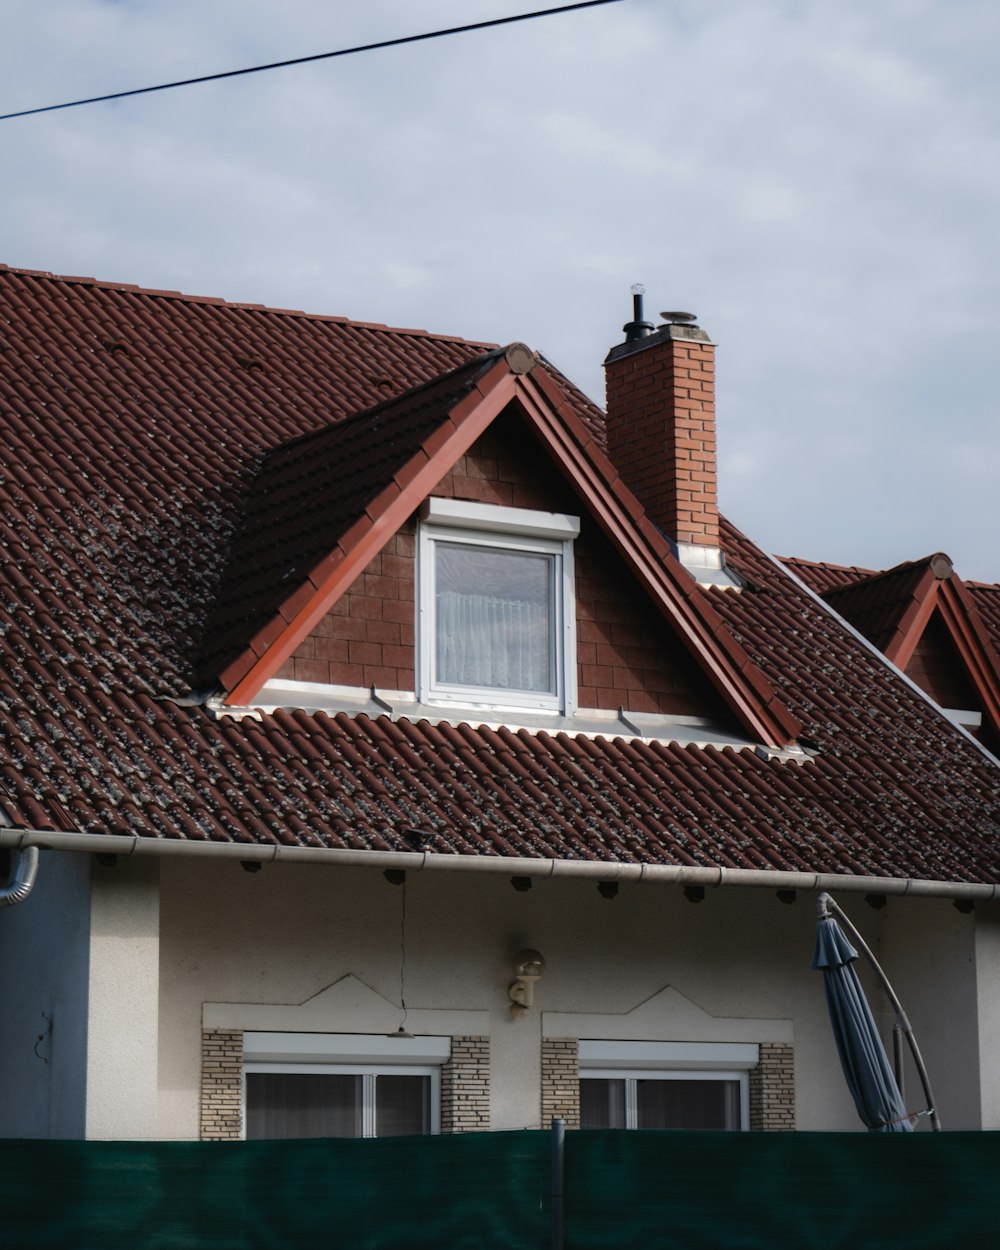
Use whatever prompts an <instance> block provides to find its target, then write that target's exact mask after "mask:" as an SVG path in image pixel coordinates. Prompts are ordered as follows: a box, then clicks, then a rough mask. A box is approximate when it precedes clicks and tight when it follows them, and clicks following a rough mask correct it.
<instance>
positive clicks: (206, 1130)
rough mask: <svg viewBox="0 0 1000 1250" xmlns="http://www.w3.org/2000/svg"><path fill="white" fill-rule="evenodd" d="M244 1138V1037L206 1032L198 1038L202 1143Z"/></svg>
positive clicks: (240, 1033)
mask: <svg viewBox="0 0 1000 1250" xmlns="http://www.w3.org/2000/svg"><path fill="white" fill-rule="evenodd" d="M242 1136H243V1034H242V1032H240V1031H239V1030H222V1029H205V1030H204V1031H203V1032H202V1035H201V1140H202V1141H238V1140H239V1139H240V1138H241V1137H242Z"/></svg>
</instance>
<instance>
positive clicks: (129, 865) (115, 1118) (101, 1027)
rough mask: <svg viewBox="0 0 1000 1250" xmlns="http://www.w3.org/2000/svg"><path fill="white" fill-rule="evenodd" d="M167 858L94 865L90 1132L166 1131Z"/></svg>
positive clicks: (120, 1135) (133, 1134)
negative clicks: (161, 1086) (162, 881)
mask: <svg viewBox="0 0 1000 1250" xmlns="http://www.w3.org/2000/svg"><path fill="white" fill-rule="evenodd" d="M159 868H160V865H159V861H157V860H155V859H136V860H128V859H126V860H119V861H118V862H117V863H116V864H115V865H114V866H109V867H101V866H96V867H95V868H94V875H93V885H92V897H91V927H90V996H89V1003H88V1047H87V1120H86V1127H87V1137H88V1138H98V1139H115V1140H119V1141H121V1140H126V1139H130V1138H136V1139H148V1138H156V1137H158V1136H159V1132H158V1126H157V1038H158V1032H157V1030H158V1010H159V950H160V942H159Z"/></svg>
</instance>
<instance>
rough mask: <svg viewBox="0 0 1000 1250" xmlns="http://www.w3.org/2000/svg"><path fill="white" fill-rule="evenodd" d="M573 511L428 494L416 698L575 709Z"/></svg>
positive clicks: (420, 563)
mask: <svg viewBox="0 0 1000 1250" xmlns="http://www.w3.org/2000/svg"><path fill="white" fill-rule="evenodd" d="M579 529H580V523H579V519H578V518H577V517H572V516H566V515H564V514H562V513H555V512H538V511H534V510H531V509H520V508H505V507H497V506H494V505H491V504H474V503H467V502H465V501H462V500H455V499H430V500H428V501H427V504H426V506H425V508H424V512H423V516H422V519H421V522H420V528H419V541H418V546H417V553H418V554H417V582H418V593H417V637H418V664H419V673H418V680H417V690H418V698H419V700H420V701H421V702H422V703H447V704H460V705H462V706H465V707H476V708H485V709H495V708H509V709H515V708H516V709H521V710H526V711H528V710H538V709H544V710H548V711H556V712H560V713H562V714H564V715H571V714H572V713H573V712H574V711H575V709H576V609H575V596H574V572H573V540H574V539H575V537H576V536H577V534H578V533H579Z"/></svg>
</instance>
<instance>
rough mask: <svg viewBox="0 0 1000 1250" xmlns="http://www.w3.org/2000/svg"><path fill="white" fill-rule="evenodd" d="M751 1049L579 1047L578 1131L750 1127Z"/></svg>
mask: <svg viewBox="0 0 1000 1250" xmlns="http://www.w3.org/2000/svg"><path fill="white" fill-rule="evenodd" d="M757 1062H758V1047H757V1046H755V1045H749V1044H738V1043H736V1044H729V1043H701V1044H698V1043H678V1042H599V1041H581V1042H580V1127H581V1128H584V1129H598V1128H623V1129H716V1130H740V1129H745V1128H748V1127H749V1071H750V1069H751V1068H752V1067H755V1066H756V1064H757Z"/></svg>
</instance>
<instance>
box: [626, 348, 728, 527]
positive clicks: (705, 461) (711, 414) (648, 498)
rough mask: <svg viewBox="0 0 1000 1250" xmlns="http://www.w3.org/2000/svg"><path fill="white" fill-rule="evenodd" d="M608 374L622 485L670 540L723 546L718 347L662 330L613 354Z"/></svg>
mask: <svg viewBox="0 0 1000 1250" xmlns="http://www.w3.org/2000/svg"><path fill="white" fill-rule="evenodd" d="M695 336H697V337H695ZM605 370H606V376H607V410H608V415H607V431H608V452H609V455H610V457H611V460H612V463H613V464H614V466H615V468H616V469H617V470H618V473H619V474H620V475H621V477H622V479H623V480H624V482H625V484H626V485H627V486H628V487H629V488H630V489H631V490H632V492H633V493H634V494H635V495H636V496H637V497H638V499H639V501H640V502H641V503H642V505H643V507H644V508H645V509H646V511H647V512H648V513H649V515H650V517H651V518H652V520H653V521H654V522H655V524H656V525H657V526H658V527H659V528H660V529H661V530H662V531H663V533H664V534H666V535H667V536H668V537H669V538H672V539H674V540H675V541H676V542H679V543H692V544H695V545H697V546H703V547H718V545H719V504H718V496H717V488H716V447H715V347H714V344H712V343H710V342H709V341H708V336H707V335H706V334H705V333H704V331H702V330H700V329H698V327H696V326H692V327H688V326H674V325H665V326H661V327H660V328H659V330H657V331H656V332H655V333H654V334H650V335H648V336H647V337H646V338H643V339H639V340H638V341H637V342H635V343H631V344H623V345H622V346H621V347H619V348H615V349H614V350H613V351H612V352H611V353H610V354H609V356H608V359H607V360H606V361H605Z"/></svg>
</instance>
